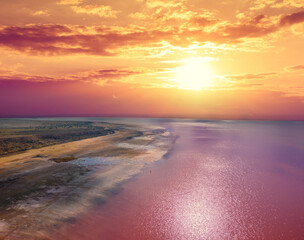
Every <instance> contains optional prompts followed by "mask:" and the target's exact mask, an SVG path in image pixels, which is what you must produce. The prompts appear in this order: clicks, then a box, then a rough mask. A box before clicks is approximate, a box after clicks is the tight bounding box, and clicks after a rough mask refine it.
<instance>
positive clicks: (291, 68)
mask: <svg viewBox="0 0 304 240" xmlns="http://www.w3.org/2000/svg"><path fill="white" fill-rule="evenodd" d="M287 69H288V70H292V71H298V70H304V65H296V66H290V67H288V68H287Z"/></svg>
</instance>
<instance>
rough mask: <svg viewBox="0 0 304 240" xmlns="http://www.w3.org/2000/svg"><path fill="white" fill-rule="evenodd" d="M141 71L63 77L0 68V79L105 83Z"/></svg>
mask: <svg viewBox="0 0 304 240" xmlns="http://www.w3.org/2000/svg"><path fill="white" fill-rule="evenodd" d="M141 73H143V72H142V71H136V70H130V69H100V70H94V71H86V72H80V73H78V74H74V75H67V76H63V77H50V76H43V75H33V74H26V73H22V72H16V71H11V70H1V69H0V81H8V80H11V81H14V80H18V81H30V82H58V81H64V82H66V81H75V82H87V83H88V82H90V83H98V84H100V83H107V82H109V83H110V82H111V81H112V80H118V79H121V78H126V77H128V76H131V75H137V74H141Z"/></svg>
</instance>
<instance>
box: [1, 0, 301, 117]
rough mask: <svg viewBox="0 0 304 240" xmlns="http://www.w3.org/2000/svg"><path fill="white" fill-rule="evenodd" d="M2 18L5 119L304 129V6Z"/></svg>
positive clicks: (98, 10) (183, 0)
mask: <svg viewBox="0 0 304 240" xmlns="http://www.w3.org/2000/svg"><path fill="white" fill-rule="evenodd" d="M0 16H1V17H0V21H1V23H0V48H1V52H0V116H2V117H4V116H149V117H195V118H197V117H198V118H216V119H290V120H300V119H302V120H303V119H304V84H303V80H304V79H303V77H304V54H302V52H303V50H304V1H303V0H219V1H214V0H178V1H177V0H169V1H158V0H132V1H130V0H121V1H118V0H117V1H116V0H115V1H105V0H48V1H41V0H10V1H2V2H1V8H0ZM207 72H208V74H207Z"/></svg>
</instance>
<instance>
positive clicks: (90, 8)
mask: <svg viewBox="0 0 304 240" xmlns="http://www.w3.org/2000/svg"><path fill="white" fill-rule="evenodd" d="M71 8H72V9H73V10H74V11H75V12H76V13H85V14H92V15H98V16H99V17H104V18H116V17H117V13H118V11H116V10H113V9H112V7H110V6H105V5H100V6H94V5H84V6H71Z"/></svg>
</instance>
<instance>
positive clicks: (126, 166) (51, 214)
mask: <svg viewBox="0 0 304 240" xmlns="http://www.w3.org/2000/svg"><path fill="white" fill-rule="evenodd" d="M107 127H108V128H111V127H113V128H114V127H115V128H116V131H115V133H114V134H111V135H107V136H101V137H95V138H89V139H84V140H80V141H73V142H68V143H63V144H57V145H53V146H48V147H43V148H39V149H32V150H28V151H26V152H24V153H20V154H14V155H10V156H5V157H1V158H0V184H1V196H0V202H1V204H0V238H1V239H32V238H37V239H45V238H47V236H48V235H49V233H50V232H52V231H53V230H54V229H57V230H58V228H60V227H62V226H64V225H65V224H66V223H70V222H73V221H75V220H76V219H77V218H78V217H79V216H80V215H81V214H84V213H85V212H86V211H88V210H89V209H91V208H92V207H94V206H96V205H99V204H102V203H104V202H106V201H107V200H108V198H109V196H112V195H113V194H115V193H116V192H117V188H118V187H119V184H121V183H122V182H124V181H126V180H128V179H129V178H130V177H131V176H134V175H136V174H138V173H139V172H140V171H141V170H142V169H143V168H144V167H145V166H148V165H149V164H151V163H153V162H155V161H157V160H160V159H161V158H162V157H163V156H164V155H165V154H166V153H167V152H168V151H169V149H170V148H171V144H172V139H171V136H170V134H169V132H168V131H166V130H165V129H164V128H159V127H143V126H128V125H119V126H118V127H117V125H115V126H114V125H107Z"/></svg>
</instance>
